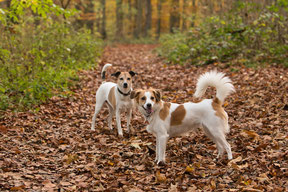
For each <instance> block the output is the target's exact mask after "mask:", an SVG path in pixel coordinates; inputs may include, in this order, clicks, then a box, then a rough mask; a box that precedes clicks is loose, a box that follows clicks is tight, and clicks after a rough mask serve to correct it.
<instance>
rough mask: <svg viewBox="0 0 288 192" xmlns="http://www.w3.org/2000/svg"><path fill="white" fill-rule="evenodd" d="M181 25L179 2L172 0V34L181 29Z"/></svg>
mask: <svg viewBox="0 0 288 192" xmlns="http://www.w3.org/2000/svg"><path fill="white" fill-rule="evenodd" d="M179 25H180V13H179V0H172V6H171V10H170V32H171V33H173V32H175V29H179Z"/></svg>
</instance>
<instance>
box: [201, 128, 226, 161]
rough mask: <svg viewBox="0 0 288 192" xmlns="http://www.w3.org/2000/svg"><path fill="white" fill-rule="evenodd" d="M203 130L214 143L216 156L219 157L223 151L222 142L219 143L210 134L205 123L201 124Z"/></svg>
mask: <svg viewBox="0 0 288 192" xmlns="http://www.w3.org/2000/svg"><path fill="white" fill-rule="evenodd" d="M203 130H204V132H205V135H206V136H207V137H209V138H210V139H211V140H212V141H213V142H214V143H215V144H216V147H217V151H218V155H217V158H219V157H220V156H221V155H222V154H223V152H224V148H223V147H222V144H221V143H219V141H218V140H217V139H216V138H215V137H214V136H213V135H212V133H211V132H210V130H209V129H208V128H207V127H206V126H205V125H203Z"/></svg>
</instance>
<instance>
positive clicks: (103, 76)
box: [101, 63, 112, 81]
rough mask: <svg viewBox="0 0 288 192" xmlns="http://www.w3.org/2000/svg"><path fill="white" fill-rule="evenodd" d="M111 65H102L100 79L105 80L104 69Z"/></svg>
mask: <svg viewBox="0 0 288 192" xmlns="http://www.w3.org/2000/svg"><path fill="white" fill-rule="evenodd" d="M111 66H112V64H110V63H107V64H105V65H104V67H103V68H102V71H101V77H102V80H103V81H104V80H105V78H106V76H105V75H106V69H107V68H108V67H111Z"/></svg>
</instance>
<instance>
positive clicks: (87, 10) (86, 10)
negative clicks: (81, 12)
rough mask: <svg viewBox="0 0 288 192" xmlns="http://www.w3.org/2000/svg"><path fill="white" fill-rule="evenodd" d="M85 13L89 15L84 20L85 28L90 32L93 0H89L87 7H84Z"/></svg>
mask: <svg viewBox="0 0 288 192" xmlns="http://www.w3.org/2000/svg"><path fill="white" fill-rule="evenodd" d="M85 13H86V14H88V15H89V17H88V19H87V20H86V25H87V28H88V29H90V30H91V32H92V33H94V19H93V17H94V15H95V11H94V2H93V0H89V3H88V5H87V8H86V9H85Z"/></svg>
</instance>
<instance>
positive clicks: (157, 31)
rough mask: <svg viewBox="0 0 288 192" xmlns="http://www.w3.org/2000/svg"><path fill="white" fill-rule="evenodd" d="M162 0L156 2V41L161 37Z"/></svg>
mask: <svg viewBox="0 0 288 192" xmlns="http://www.w3.org/2000/svg"><path fill="white" fill-rule="evenodd" d="M161 1H162V0H158V1H157V27H156V33H157V39H159V37H160V35H161V9H162V2H161Z"/></svg>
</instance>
